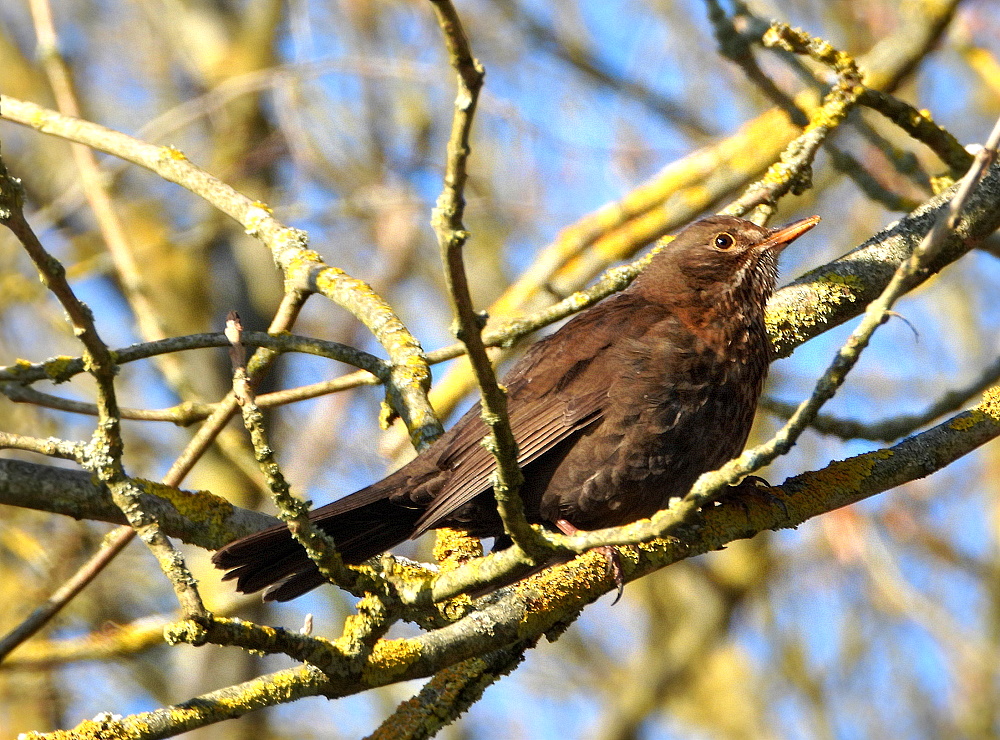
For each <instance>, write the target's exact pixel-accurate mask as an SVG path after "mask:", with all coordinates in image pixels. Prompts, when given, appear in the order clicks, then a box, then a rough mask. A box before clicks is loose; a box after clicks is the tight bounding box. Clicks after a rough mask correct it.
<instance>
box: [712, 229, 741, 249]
mask: <svg viewBox="0 0 1000 740" xmlns="http://www.w3.org/2000/svg"><path fill="white" fill-rule="evenodd" d="M714 243H715V248H716V249H729V248H730V247H731V246H733V245H734V244H735V243H736V239H734V238H733V235H732V234H730V233H729V232H726V231H724V232H722V233H721V234H717V235H716V237H715V242H714Z"/></svg>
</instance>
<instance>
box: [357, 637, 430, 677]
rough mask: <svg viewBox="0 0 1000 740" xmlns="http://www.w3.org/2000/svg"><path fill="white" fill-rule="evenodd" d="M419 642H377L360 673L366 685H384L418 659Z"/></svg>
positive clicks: (405, 640)
mask: <svg viewBox="0 0 1000 740" xmlns="http://www.w3.org/2000/svg"><path fill="white" fill-rule="evenodd" d="M420 654H421V653H420V641H419V640H409V639H402V640H379V641H378V642H376V643H375V647H374V648H372V653H371V655H370V656H369V657H368V661H367V663H365V667H364V669H363V670H362V671H361V677H362V679H363V680H365V681H366V682H368V683H376V684H380V685H381V684H384V683H389V681H390V680H391V679H393V678H394V677H396V676H398V675H400V674H401V673H404V672H405V671H406V669H407V668H409V667H410V666H411V665H413V663H415V662H416V661H417V660H419V659H420Z"/></svg>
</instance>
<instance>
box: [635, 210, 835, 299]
mask: <svg viewBox="0 0 1000 740" xmlns="http://www.w3.org/2000/svg"><path fill="white" fill-rule="evenodd" d="M819 220H820V219H819V216H810V217H809V218H804V219H802V220H801V221H795V222H794V223H791V224H789V225H787V226H782V227H779V228H776V229H768V228H765V227H763V226H758V225H757V224H755V223H753V222H752V221H747V220H745V219H742V218H736V217H735V216H710V217H708V218H704V219H701V220H700V221H696V222H694V223H693V224H691V225H690V226H688V227H687V228H685V229H684V230H683V231H682V232H680V233H679V234H678V235H677V237H676V238H675V239H674V240H673V241H672V242H670V243H669V244H667V245H666V246H665V247H664V248H663V249H662V250H661V251H660V252H659V253H658V254H656V255H655V256H654V257H653V259H652V260H651V261H650V263H649V265H648V266H647V267H646V269H645V270H644V271H643V272H642V274H641V275H640V276H639V277H638V278H637V279H636V281H635V283H633V290H636V291H639V292H641V293H646V294H648V295H649V296H650V297H651V298H652V299H654V300H659V301H663V302H670V303H677V302H681V303H689V304H694V305H698V304H703V305H705V306H707V307H711V306H720V305H721V304H727V303H731V302H732V301H733V300H738V301H744V302H745V301H749V302H752V303H753V304H754V305H759V306H760V307H761V310H763V305H764V303H766V301H767V299H768V298H770V296H771V294H772V293H773V292H774V286H775V282H776V281H777V277H778V268H777V263H778V255H779V254H780V253H781V250H783V249H784V248H785V247H786V246H788V245H789V244H790V243H791V242H793V241H794V240H795V239H797V238H798V237H799V236H801V235H802V234H804V233H805V232H807V231H809V230H810V229H811V228H812V227H813V226H815V225H816V224H817V223H819Z"/></svg>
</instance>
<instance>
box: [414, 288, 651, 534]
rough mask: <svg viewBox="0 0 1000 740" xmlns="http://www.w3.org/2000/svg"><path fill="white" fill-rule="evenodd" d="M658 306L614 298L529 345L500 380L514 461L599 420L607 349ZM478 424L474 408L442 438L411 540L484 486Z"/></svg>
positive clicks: (485, 455)
mask: <svg viewBox="0 0 1000 740" xmlns="http://www.w3.org/2000/svg"><path fill="white" fill-rule="evenodd" d="M663 310H664V309H663V308H662V307H660V306H657V305H655V304H651V303H649V302H648V301H646V300H645V299H643V298H641V297H639V296H636V295H633V294H631V293H628V292H625V293H619V294H617V295H615V296H612V297H611V298H608V299H606V300H605V301H603V302H601V303H599V304H598V305H597V306H594V307H593V308H591V309H590V310H588V311H585V312H584V313H581V314H579V315H577V316H576V317H574V318H573V319H572V320H571V321H570V322H568V323H567V324H566V326H564V327H563V328H562V329H560V330H559V331H557V332H556V333H554V334H552V335H551V336H549V337H546V338H545V339H543V340H541V341H539V342H536V343H535V344H534V345H532V346H531V348H530V349H529V350H528V352H527V353H525V355H524V357H522V358H521V360H520V361H519V362H518V363H517V364H516V365H515V366H514V367H513V368H512V369H511V371H510V372H509V373H508V374H507V375H506V377H505V378H504V385H505V386H506V388H507V394H508V401H507V409H508V415H509V418H510V426H511V431H512V432H513V435H514V439H515V441H516V442H517V445H518V458H517V461H518V464H519V465H520V466H521V467H522V468H523V467H524V466H525V465H527V464H529V463H531V462H532V461H534V460H537V459H538V458H539V457H541V456H542V455H544V454H545V453H546V452H548V451H550V450H551V449H552V448H553V447H555V446H556V445H557V444H559V443H560V442H562V441H564V440H566V439H567V438H569V437H570V436H572V435H574V434H578V433H580V432H581V431H582V430H584V429H585V428H587V427H589V426H590V425H591V424H593V423H595V422H597V421H599V420H600V419H601V416H602V412H603V409H604V407H605V403H606V398H607V395H608V391H609V388H610V387H611V385H612V384H613V382H614V381H615V378H613V377H609V375H610V374H613V373H614V372H616V371H614V370H611V369H610V368H609V367H608V365H609V363H613V358H612V357H611V354H610V353H609V352H608V350H609V348H610V347H611V346H612V345H613V344H614V343H616V342H620V341H621V340H622V339H623V338H628V337H632V336H637V335H641V334H642V332H644V331H645V328H646V327H648V326H649V325H650V324H651V323H655V321H657V320H659V318H660V317H661V316H662V313H663ZM486 433H487V431H486V427H485V425H484V424H483V422H482V421H481V420H480V418H479V406H478V404H477V405H476V406H475V407H474V408H472V409H471V410H470V411H469V412H467V413H466V414H465V416H463V417H462V418H461V419H460V420H459V422H458V423H457V424H456V425H455V427H453V429H452V430H451V432H450V433H449V434H448V435H447V436H448V439H447V440H445V439H442V440H441V441H442V442H443V443H444V444H443V446H442V450H441V452H440V453H438V454H439V456H438V459H437V467H438V469H439V470H442V471H448V470H450V471H453V472H452V474H451V475H450V476H449V477H448V479H447V482H446V483H445V484H444V486H443V487H442V488H439V489H436V490H434V491H432V492H429V493H430V494H431V495H432V498H431V500H430V501H429V502H427V509H426V511H425V512H424V514H423V516H421V518H420V520H419V521H418V522H417V529H416V532H415V533H414V537H416V536H418V535H420V534H422V533H423V532H425V531H427V530H428V529H432V528H433V527H434V526H436V525H437V524H438V523H439V522H440V521H441V520H442V519H443V518H446V517H447V516H448V515H449V514H451V513H452V512H454V511H455V510H456V509H458V508H459V507H460V506H462V505H463V504H465V503H467V502H468V501H470V500H472V499H473V498H474V497H475V496H477V495H478V494H480V493H482V492H483V491H486V490H488V489H489V488H491V486H492V481H491V479H490V477H491V475H492V474H493V471H494V470H495V469H496V463H495V460H494V457H493V455H492V454H491V453H490V452H489V451H488V450H486V448H484V447H483V445H482V444H481V442H482V440H483V438H484V437H485V436H486Z"/></svg>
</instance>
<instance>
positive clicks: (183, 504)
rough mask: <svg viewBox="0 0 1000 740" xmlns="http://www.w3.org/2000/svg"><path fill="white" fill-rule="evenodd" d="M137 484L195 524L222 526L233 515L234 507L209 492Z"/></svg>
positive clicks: (149, 482) (150, 482)
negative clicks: (209, 523)
mask: <svg viewBox="0 0 1000 740" xmlns="http://www.w3.org/2000/svg"><path fill="white" fill-rule="evenodd" d="M137 482H138V483H140V485H141V486H142V488H143V491H144V492H145V493H148V494H150V495H151V496H156V497H157V498H161V499H163V500H164V501H169V502H170V503H171V505H172V506H173V507H174V508H175V509H177V511H178V512H179V513H180V514H183V515H184V516H185V517H186V518H188V519H190V520H191V521H193V522H211V523H213V524H221V523H222V522H224V521H225V520H226V519H228V518H229V517H231V516H232V515H233V505H232V504H231V503H229V502H228V501H226V499H224V498H222V497H221V496H216V495H215V494H214V493H210V492H209V491H184V490H181V489H179V488H173V487H171V486H166V485H163V484H161V483H154V482H153V481H148V480H138V481H137Z"/></svg>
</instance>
